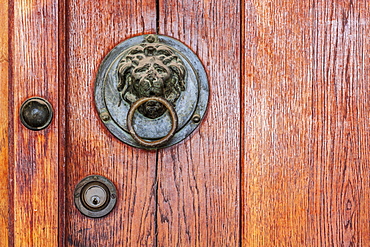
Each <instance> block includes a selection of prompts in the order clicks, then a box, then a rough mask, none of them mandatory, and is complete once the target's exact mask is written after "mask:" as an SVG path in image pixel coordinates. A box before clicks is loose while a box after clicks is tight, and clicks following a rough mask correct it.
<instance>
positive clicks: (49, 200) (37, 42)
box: [10, 0, 60, 246]
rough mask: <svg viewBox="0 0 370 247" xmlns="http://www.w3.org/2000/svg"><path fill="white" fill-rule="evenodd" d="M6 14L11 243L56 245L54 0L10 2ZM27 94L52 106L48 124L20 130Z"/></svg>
mask: <svg viewBox="0 0 370 247" xmlns="http://www.w3.org/2000/svg"><path fill="white" fill-rule="evenodd" d="M11 13H12V16H10V18H11V23H12V25H11V27H12V29H11V30H10V36H11V81H10V83H11V93H12V101H13V105H12V119H11V125H12V128H13V131H12V133H13V136H12V137H11V138H10V143H12V144H13V146H12V152H13V158H12V160H11V166H12V167H11V170H12V171H13V173H12V174H10V176H11V181H12V182H13V187H12V192H13V199H12V202H13V204H14V205H13V207H14V208H13V219H14V223H13V222H12V224H13V226H14V229H13V232H14V235H13V236H11V242H12V243H13V244H14V246H57V245H58V213H59V212H58V205H59V203H60V202H59V200H60V199H59V198H58V186H59V183H58V174H59V168H58V166H59V163H58V160H59V149H58V136H59V130H58V122H59V106H58V102H59V98H58V97H59V95H58V93H59V85H58V83H59V82H58V68H59V59H58V57H59V49H58V38H59V35H58V34H59V25H58V1H53V0H46V1H37V0H33V1H13V2H12V9H11ZM31 96H40V97H43V98H45V99H47V100H48V101H49V102H50V103H51V104H52V105H53V108H54V119H53V122H52V123H51V125H50V126H49V127H48V128H46V129H45V130H42V131H31V130H28V129H26V128H25V127H24V126H23V125H22V124H21V122H20V120H19V108H20V106H21V104H22V102H23V101H24V100H26V99H27V98H29V97H31Z"/></svg>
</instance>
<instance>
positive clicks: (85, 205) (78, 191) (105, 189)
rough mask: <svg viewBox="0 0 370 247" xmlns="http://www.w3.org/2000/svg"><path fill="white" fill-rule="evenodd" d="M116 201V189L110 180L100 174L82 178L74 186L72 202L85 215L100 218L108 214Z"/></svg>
mask: <svg viewBox="0 0 370 247" xmlns="http://www.w3.org/2000/svg"><path fill="white" fill-rule="evenodd" d="M116 201H117V190H116V187H115V186H114V184H113V183H112V181H110V180H109V179H108V178H106V177H103V176H100V175H90V176H87V177H86V178H84V179H82V180H81V181H80V182H79V183H78V184H77V185H76V188H75V191H74V202H75V205H76V207H77V209H78V210H79V211H80V212H81V213H82V214H84V215H85V216H88V217H92V218H100V217H103V216H105V215H107V214H109V213H110V212H111V211H112V209H113V208H114V206H115V205H116Z"/></svg>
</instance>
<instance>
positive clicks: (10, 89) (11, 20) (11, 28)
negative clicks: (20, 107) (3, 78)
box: [8, 1, 14, 246]
mask: <svg viewBox="0 0 370 247" xmlns="http://www.w3.org/2000/svg"><path fill="white" fill-rule="evenodd" d="M8 7H9V10H8V20H9V21H8V59H9V62H8V103H9V106H8V118H9V122H10V124H9V126H8V140H9V141H8V145H9V147H8V190H9V191H8V197H9V198H8V200H9V209H8V212H9V213H8V229H9V230H8V231H9V232H8V233H9V234H8V243H9V246H14V177H13V175H14V97H13V86H12V85H13V83H11V82H12V81H13V71H12V65H13V54H12V44H13V39H12V37H13V33H14V1H8Z"/></svg>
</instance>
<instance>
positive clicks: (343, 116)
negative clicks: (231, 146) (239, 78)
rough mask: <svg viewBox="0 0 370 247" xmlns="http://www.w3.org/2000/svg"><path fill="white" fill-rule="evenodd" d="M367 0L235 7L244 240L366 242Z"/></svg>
mask: <svg viewBox="0 0 370 247" xmlns="http://www.w3.org/2000/svg"><path fill="white" fill-rule="evenodd" d="M369 20H370V6H369V3H368V1H339V0H338V1H337V0H335V1H298V0H297V1H281V0H275V1H265V0H255V1H248V2H246V3H245V6H244V24H243V25H244V26H243V31H244V41H243V48H244V60H243V61H244V66H243V67H244V70H243V73H244V74H243V80H244V86H243V99H242V100H243V102H244V103H243V106H244V107H243V108H244V111H243V113H244V116H243V134H242V135H243V136H244V145H243V154H244V155H243V162H242V165H243V180H242V188H243V246H368V245H369V244H370V239H369V238H370V237H369V236H370V226H369V219H370V215H369V210H368V205H369V200H370V197H369V192H370V190H369V182H370V181H369V172H370V168H369V165H370V162H369V157H370V156H369V155H370V153H369V127H368V126H369V124H368V120H369V108H370V104H369V92H370V91H369V83H368V81H369V71H370V65H369V64H370V63H369V56H368V54H369V50H370V38H369V37H370V26H369Z"/></svg>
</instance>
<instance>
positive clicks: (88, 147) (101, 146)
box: [66, 0, 156, 247]
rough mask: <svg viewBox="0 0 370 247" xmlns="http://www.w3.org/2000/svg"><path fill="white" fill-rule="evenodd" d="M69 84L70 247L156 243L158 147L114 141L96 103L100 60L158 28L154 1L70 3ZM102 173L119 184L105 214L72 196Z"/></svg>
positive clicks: (67, 193)
mask: <svg viewBox="0 0 370 247" xmlns="http://www.w3.org/2000/svg"><path fill="white" fill-rule="evenodd" d="M67 16H68V18H67V23H68V26H67V30H68V38H67V43H68V48H67V61H68V64H67V86H66V97H67V102H66V108H67V109H66V110H67V111H66V119H67V123H66V128H67V140H66V146H67V160H66V173H67V178H66V185H67V186H66V200H67V202H66V237H67V246H99V247H100V246H155V242H156V232H155V221H154V219H155V217H154V216H155V189H154V188H155V183H156V181H155V171H156V152H148V151H143V150H140V149H137V148H132V147H129V146H128V145H126V144H124V143H122V142H120V141H119V140H118V139H116V138H115V137H114V136H113V135H112V134H111V133H110V132H109V131H108V130H107V129H106V128H105V126H104V125H103V123H102V122H101V120H100V119H99V116H98V114H97V111H96V109H95V102H94V82H95V77H96V75H97V71H98V68H99V65H100V63H101V62H102V60H103V58H104V57H105V55H106V54H107V53H108V52H109V51H110V50H111V49H112V48H113V47H114V46H116V45H117V44H118V43H120V42H122V41H124V40H125V39H127V38H130V37H131V36H134V35H140V34H143V33H153V32H155V25H156V8H155V1H132V0H120V1H110V2H101V1H89V0H77V1H68V4H67ZM91 174H99V175H103V176H105V177H107V178H109V179H110V180H112V181H113V183H114V184H115V185H116V187H117V191H118V199H117V204H116V207H115V209H114V210H113V211H112V212H111V213H110V214H109V215H107V216H106V217H103V218H100V219H93V218H88V217H85V216H83V215H82V214H81V213H80V212H79V211H78V210H77V209H76V207H75V205H74V202H73V191H74V188H75V186H76V184H77V183H78V182H79V180H81V179H83V178H84V177H86V176H88V175H91Z"/></svg>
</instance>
